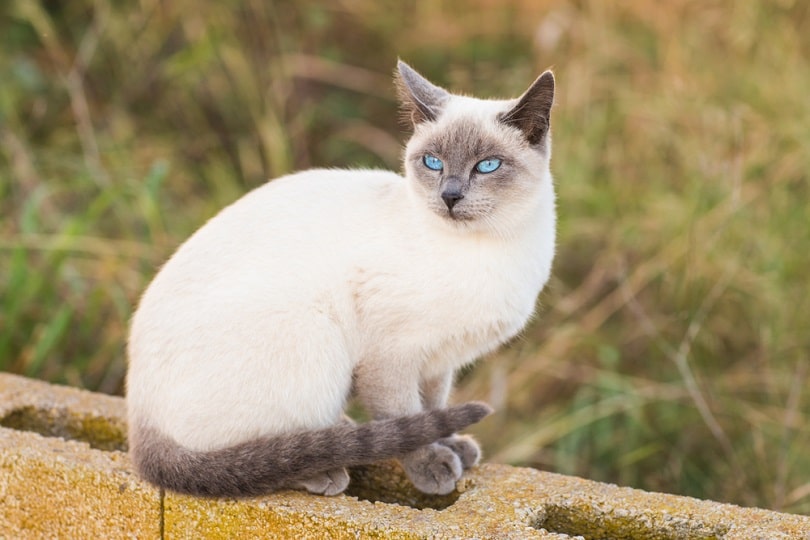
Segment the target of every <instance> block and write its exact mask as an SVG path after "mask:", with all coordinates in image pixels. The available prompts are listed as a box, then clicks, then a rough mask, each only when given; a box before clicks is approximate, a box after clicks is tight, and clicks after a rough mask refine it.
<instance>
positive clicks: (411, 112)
mask: <svg viewBox="0 0 810 540" xmlns="http://www.w3.org/2000/svg"><path fill="white" fill-rule="evenodd" d="M394 79H395V81H396V85H397V92H398V93H399V103H400V106H401V107H402V113H403V118H404V119H405V120H406V121H407V122H408V123H409V124H410V125H411V127H415V126H416V125H417V124H421V123H422V122H432V121H433V120H436V118H437V117H438V116H439V114H440V113H441V110H442V108H443V107H444V104H445V102H446V101H447V99H448V98H449V97H450V94H449V93H448V92H447V90H445V89H443V88H439V87H438V86H436V85H434V84H433V83H431V82H430V81H428V80H427V79H425V78H424V77H422V76H421V75H420V74H419V73H417V72H416V71H415V70H414V69H413V68H411V66H409V65H408V64H406V63H405V62H403V61H402V60H399V61H397V71H396V73H395V74H394Z"/></svg>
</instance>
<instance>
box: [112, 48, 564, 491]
mask: <svg viewBox="0 0 810 540" xmlns="http://www.w3.org/2000/svg"><path fill="white" fill-rule="evenodd" d="M398 85H399V90H400V97H401V101H402V105H403V111H404V113H405V116H406V117H407V118H408V119H409V121H410V122H411V124H412V127H413V129H414V134H413V136H412V137H411V139H410V141H409V142H408V144H407V147H406V151H405V178H403V177H401V176H399V175H397V174H395V173H392V172H384V171H368V170H362V171H361V170H311V171H307V172H302V173H299V174H295V175H291V176H288V177H285V178H280V179H278V180H275V181H273V182H270V183H268V184H266V185H264V186H262V187H260V188H258V189H256V190H254V191H253V192H251V193H249V194H247V195H246V196H244V197H243V198H242V199H240V200H239V201H237V202H236V203H234V204H233V205H231V206H229V207H228V208H226V209H224V210H223V211H222V212H220V213H219V215H217V216H216V217H215V218H213V219H212V220H211V221H209V222H208V223H207V224H206V225H205V226H203V227H202V228H201V229H200V230H198V231H197V232H196V233H195V234H194V235H193V236H192V237H191V238H190V239H189V240H188V241H187V242H186V243H185V244H183V245H182V246H181V247H180V248H179V249H178V251H177V252H176V253H175V254H174V256H172V258H171V259H170V260H169V261H168V262H167V263H166V265H165V266H164V267H163V268H162V269H161V271H160V272H159V273H158V275H157V277H156V278H155V279H154V281H153V282H152V283H151V285H150V286H149V288H148V289H147V291H146V292H145V293H144V295H143V298H142V300H141V303H140V306H139V308H138V310H137V312H136V314H135V316H134V318H133V321H132V330H131V335H130V340H129V351H128V352H129V362H130V364H129V373H128V379H127V407H128V415H129V426H130V427H129V430H130V432H129V434H130V450H131V453H132V457H133V460H134V463H135V465H136V467H137V469H138V471H139V472H140V473H141V474H142V475H143V476H144V477H145V478H147V479H148V480H150V481H152V482H154V483H156V484H158V485H160V486H162V487H165V488H168V489H172V490H175V491H181V492H187V493H194V494H201V495H221V496H238V495H253V494H259V493H265V492H268V491H272V490H274V489H279V488H286V487H294V488H305V489H308V490H310V491H313V492H317V493H325V494H335V493H339V492H341V491H342V490H343V489H345V487H346V485H347V484H348V475H347V473H346V470H345V467H346V466H352V465H356V464H362V463H368V462H371V461H375V460H379V459H382V458H388V457H397V458H399V459H400V460H401V462H402V463H403V466H404V468H405V470H406V473H407V474H408V476H409V477H410V478H411V480H412V481H413V482H414V484H415V485H416V487H418V488H419V489H420V490H422V491H425V492H429V493H447V492H449V491H451V490H452V489H453V488H454V486H455V482H456V481H457V480H458V478H459V477H460V476H461V473H462V470H463V469H465V468H468V467H470V466H472V465H474V464H475V463H476V462H477V460H478V457H479V449H478V446H477V444H476V443H475V442H474V441H473V440H472V439H470V438H468V437H463V436H458V435H455V432H456V431H459V430H461V429H463V428H464V427H466V426H467V425H469V424H471V423H474V422H477V421H478V420H480V419H481V418H483V417H484V416H485V415H486V414H488V413H489V410H490V409H489V407H488V406H486V405H484V404H480V403H468V404H465V405H460V406H457V407H451V408H446V407H447V405H446V403H447V398H448V394H449V392H450V387H451V384H452V379H453V374H454V372H455V371H456V370H457V369H458V368H460V367H461V366H464V365H466V364H469V363H470V362H472V361H473V360H475V359H476V358H478V357H480V356H481V355H483V354H486V353H488V352H490V351H492V350H494V349H495V348H496V347H498V346H499V345H500V344H502V343H504V342H505V341H506V340H508V339H510V338H511V337H513V336H514V335H516V334H517V333H518V332H520V330H521V329H522V328H523V326H524V325H525V323H526V321H527V320H528V319H529V317H530V316H531V314H532V312H533V310H534V305H535V300H536V298H537V295H538V293H539V292H540V290H541V289H542V288H543V286H544V284H545V283H546V281H547V279H548V277H549V272H550V268H551V262H552V258H553V255H554V241H555V240H554V239H555V211H554V191H553V187H552V180H551V174H550V172H549V159H550V155H551V143H550V135H549V113H550V109H551V105H552V100H553V94H554V79H553V77H552V75H551V73H550V72H546V73H544V74H543V75H541V76H540V77H539V78H538V79H537V80H536V81H535V83H534V84H533V85H532V86H531V87H530V88H529V90H528V91H527V92H526V93H525V94H524V95H523V96H522V97H521V98H520V99H516V100H507V101H496V100H479V99H474V98H470V97H463V96H457V95H452V94H450V93H448V92H446V91H445V90H443V89H441V88H439V87H437V86H434V85H433V84H431V83H429V82H428V81H427V80H425V79H424V78H422V77H421V76H420V75H419V74H417V73H416V72H415V71H413V70H412V69H411V68H410V67H408V66H407V65H406V64H404V63H400V64H399V66H398ZM425 154H430V155H433V156H436V157H438V158H440V159H441V160H442V161H443V163H444V168H443V169H442V170H439V171H437V170H431V169H429V168H428V167H426V165H425V163H424V162H423V158H424V156H425ZM487 158H498V159H500V160H501V166H500V168H498V169H497V170H495V171H494V172H490V173H488V174H482V173H480V172H477V171H476V170H475V166H476V164H477V163H479V162H480V161H481V160H484V159H487ZM450 201H452V202H450ZM352 394H354V395H356V396H357V397H358V398H359V400H360V401H361V402H362V403H363V404H364V406H365V407H366V408H367V409H368V411H369V412H370V413H371V414H372V415H373V416H374V418H375V419H376V420H375V421H373V422H370V423H367V424H363V425H355V424H352V423H351V422H349V421H346V420H344V419H343V417H342V411H343V407H344V405H345V403H346V400H347V399H348V397H349V396H350V395H352Z"/></svg>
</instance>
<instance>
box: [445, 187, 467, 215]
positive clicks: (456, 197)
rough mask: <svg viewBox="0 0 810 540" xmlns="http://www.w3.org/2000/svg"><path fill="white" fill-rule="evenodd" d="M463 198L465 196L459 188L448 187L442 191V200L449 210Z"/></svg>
mask: <svg viewBox="0 0 810 540" xmlns="http://www.w3.org/2000/svg"><path fill="white" fill-rule="evenodd" d="M463 198H464V195H463V194H462V193H461V190H460V189H458V188H457V187H450V186H448V187H447V188H446V189H445V190H444V191H442V200H443V201H444V204H446V205H447V209H448V210H452V209H453V207H454V206H455V205H456V203H457V202H458V201H460V200H461V199H463Z"/></svg>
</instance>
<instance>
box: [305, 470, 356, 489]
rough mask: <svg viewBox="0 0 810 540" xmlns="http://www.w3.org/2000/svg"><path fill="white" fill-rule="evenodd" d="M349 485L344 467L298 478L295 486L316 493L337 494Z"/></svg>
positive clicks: (347, 473) (347, 474)
mask: <svg viewBox="0 0 810 540" xmlns="http://www.w3.org/2000/svg"><path fill="white" fill-rule="evenodd" d="M348 486H349V472H348V471H347V470H346V469H343V468H341V469H332V470H331V471H326V472H323V473H320V474H316V475H315V476H311V477H309V478H306V479H304V480H299V481H298V483H297V485H296V487H298V488H303V489H305V490H307V491H309V492H310V493H315V494H316V495H327V496H332V495H338V494H340V493H343V491H344V490H345V489H346V488H347V487H348Z"/></svg>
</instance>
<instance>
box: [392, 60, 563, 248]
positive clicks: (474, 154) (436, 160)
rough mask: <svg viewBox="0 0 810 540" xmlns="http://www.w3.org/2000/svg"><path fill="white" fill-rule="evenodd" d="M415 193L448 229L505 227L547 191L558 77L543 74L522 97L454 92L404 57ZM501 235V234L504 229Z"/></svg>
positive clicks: (403, 94) (401, 80)
mask: <svg viewBox="0 0 810 540" xmlns="http://www.w3.org/2000/svg"><path fill="white" fill-rule="evenodd" d="M396 81H397V87H398V89H399V96H400V102H401V105H402V111H403V116H404V118H405V120H406V121H407V122H408V123H409V124H410V125H411V127H412V128H413V136H412V137H411V139H410V140H409V141H408V144H407V146H406V148H405V174H406V177H407V178H408V181H409V182H410V187H411V189H412V191H413V192H414V193H415V194H416V195H417V196H418V197H420V198H421V199H422V200H424V202H425V203H426V205H427V207H428V208H429V210H430V211H431V212H433V213H434V214H436V215H438V216H439V217H441V218H442V219H443V220H444V221H445V222H446V223H448V224H450V225H451V226H455V227H461V228H467V229H475V230H482V229H493V228H494V229H503V228H504V227H506V226H509V225H510V224H515V225H517V224H516V223H515V221H516V220H519V219H520V217H521V216H522V214H525V213H527V212H531V211H532V209H533V208H536V206H537V200H538V198H539V197H543V196H546V197H548V196H553V194H551V195H549V194H550V193H551V192H550V189H551V187H550V182H551V177H550V173H549V159H550V157H551V139H550V133H549V126H550V122H549V120H550V112H551V105H552V103H553V101H554V76H553V75H552V74H551V72H550V71H546V72H545V73H543V74H542V75H540V77H538V78H537V80H536V81H535V82H534V83H533V84H532V85H531V86H530V87H529V89H528V90H527V91H526V92H525V93H524V94H523V95H522V96H521V97H520V98H517V99H512V100H484V99H476V98H471V97H466V96H460V95H455V94H451V93H449V92H447V91H446V90H444V89H443V88H440V87H438V86H436V85H434V84H432V83H431V82H429V81H428V80H427V79H425V78H424V77H422V76H421V75H419V74H418V73H417V72H416V71H414V70H413V69H412V68H411V67H410V66H408V65H407V64H405V63H404V62H401V61H400V62H399V63H398V65H397V73H396ZM500 232H503V231H500Z"/></svg>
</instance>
